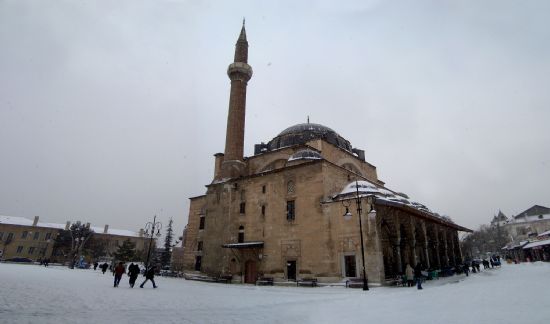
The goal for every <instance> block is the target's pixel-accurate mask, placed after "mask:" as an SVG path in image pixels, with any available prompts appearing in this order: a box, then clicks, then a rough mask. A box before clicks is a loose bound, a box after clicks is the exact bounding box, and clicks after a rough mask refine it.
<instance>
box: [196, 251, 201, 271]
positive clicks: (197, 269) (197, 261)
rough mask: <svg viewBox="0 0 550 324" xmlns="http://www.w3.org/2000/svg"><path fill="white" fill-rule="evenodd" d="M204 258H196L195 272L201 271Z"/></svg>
mask: <svg viewBox="0 0 550 324" xmlns="http://www.w3.org/2000/svg"><path fill="white" fill-rule="evenodd" d="M201 263H202V256H200V255H197V256H196V257H195V271H201Z"/></svg>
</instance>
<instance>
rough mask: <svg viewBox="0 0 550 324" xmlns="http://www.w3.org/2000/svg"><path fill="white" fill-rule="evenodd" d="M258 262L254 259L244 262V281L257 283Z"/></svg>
mask: <svg viewBox="0 0 550 324" xmlns="http://www.w3.org/2000/svg"><path fill="white" fill-rule="evenodd" d="M256 276H257V273H256V262H254V261H252V260H248V261H246V263H245V264H244V282H245V283H256Z"/></svg>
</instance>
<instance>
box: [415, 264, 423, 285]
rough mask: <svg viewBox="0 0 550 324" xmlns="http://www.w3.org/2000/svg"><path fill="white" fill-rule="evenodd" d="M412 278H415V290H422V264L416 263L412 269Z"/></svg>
mask: <svg viewBox="0 0 550 324" xmlns="http://www.w3.org/2000/svg"><path fill="white" fill-rule="evenodd" d="M414 277H415V278H416V288H418V289H422V264H421V263H417V264H416V267H414Z"/></svg>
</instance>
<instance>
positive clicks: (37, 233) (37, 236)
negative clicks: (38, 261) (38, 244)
mask: <svg viewBox="0 0 550 324" xmlns="http://www.w3.org/2000/svg"><path fill="white" fill-rule="evenodd" d="M39 237H40V232H35V233H34V236H33V238H32V239H33V240H38V238H39Z"/></svg>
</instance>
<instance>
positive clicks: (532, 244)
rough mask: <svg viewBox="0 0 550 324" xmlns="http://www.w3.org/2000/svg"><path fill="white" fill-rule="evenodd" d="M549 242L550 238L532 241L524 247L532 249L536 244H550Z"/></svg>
mask: <svg viewBox="0 0 550 324" xmlns="http://www.w3.org/2000/svg"><path fill="white" fill-rule="evenodd" d="M548 244H550V239H548V240H543V241H536V242H531V243H529V244H527V245H526V246H524V247H523V248H524V249H530V248H534V247H536V246H541V245H548Z"/></svg>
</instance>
